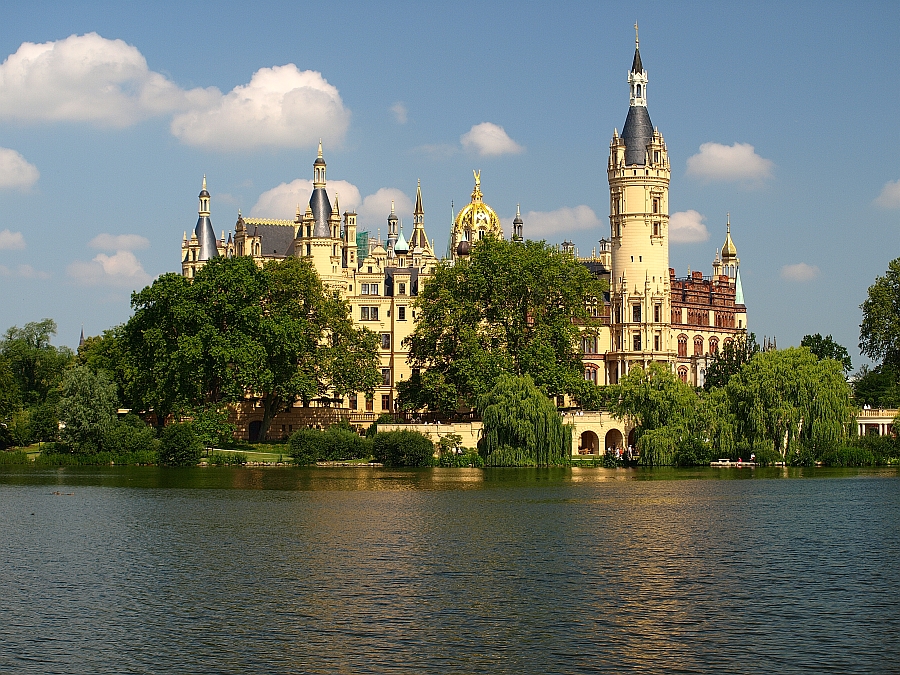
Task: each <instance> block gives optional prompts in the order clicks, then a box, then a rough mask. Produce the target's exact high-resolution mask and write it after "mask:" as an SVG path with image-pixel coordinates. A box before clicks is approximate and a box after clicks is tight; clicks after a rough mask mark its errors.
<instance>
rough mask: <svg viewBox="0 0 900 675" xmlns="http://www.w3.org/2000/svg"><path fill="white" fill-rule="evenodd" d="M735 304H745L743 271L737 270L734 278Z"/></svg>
mask: <svg viewBox="0 0 900 675" xmlns="http://www.w3.org/2000/svg"><path fill="white" fill-rule="evenodd" d="M734 304H736V305H743V304H744V287H743V286H741V271H740V270H738V271H737V275H736V276H735V278H734Z"/></svg>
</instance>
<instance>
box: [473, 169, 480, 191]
mask: <svg viewBox="0 0 900 675" xmlns="http://www.w3.org/2000/svg"><path fill="white" fill-rule="evenodd" d="M472 174H473V175H474V176H475V187H478V186H479V185H481V169H479V170H478V171H476V170H475V169H472Z"/></svg>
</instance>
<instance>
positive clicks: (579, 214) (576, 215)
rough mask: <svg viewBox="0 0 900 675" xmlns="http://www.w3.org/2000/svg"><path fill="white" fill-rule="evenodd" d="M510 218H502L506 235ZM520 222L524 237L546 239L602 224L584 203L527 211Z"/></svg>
mask: <svg viewBox="0 0 900 675" xmlns="http://www.w3.org/2000/svg"><path fill="white" fill-rule="evenodd" d="M512 220H513V219H512V218H504V228H505V231H506V234H507V235H508V234H509V232H510V231H511V229H512ZM522 222H523V227H522V232H523V234H524V235H525V238H526V239H547V238H548V237H550V236H551V235H554V234H558V233H560V232H576V231H579V230H590V229H594V228H599V227H601V226H602V223H601V221H600V219H599V218H598V217H597V214H596V213H594V210H593V209H592V208H590V207H589V206H585V205H584V204H581V205H580V206H576V207H574V208H570V207H568V206H564V207H562V208H560V209H556V210H555V211H529V212H528V213H525V214H523V215H522Z"/></svg>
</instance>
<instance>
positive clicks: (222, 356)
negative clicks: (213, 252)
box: [122, 256, 380, 438]
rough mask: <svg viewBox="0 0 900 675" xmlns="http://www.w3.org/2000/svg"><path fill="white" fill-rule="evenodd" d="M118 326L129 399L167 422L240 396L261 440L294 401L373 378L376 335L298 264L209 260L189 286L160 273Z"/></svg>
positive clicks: (339, 392)
mask: <svg viewBox="0 0 900 675" xmlns="http://www.w3.org/2000/svg"><path fill="white" fill-rule="evenodd" d="M132 305H133V307H134V309H135V312H134V315H133V316H132V318H131V319H130V320H129V321H128V322H127V323H126V324H125V326H124V328H123V330H122V341H123V346H122V351H123V353H124V354H125V359H126V361H127V364H126V369H127V372H128V393H129V395H130V396H131V397H132V398H133V400H134V401H135V402H136V403H137V404H138V406H139V407H143V408H144V409H149V408H153V409H155V410H156V412H157V415H158V417H160V419H164V418H165V417H167V416H169V415H170V414H172V413H174V412H176V411H178V410H181V409H185V408H188V409H198V408H203V407H204V406H207V405H208V404H211V403H218V402H221V401H235V400H240V399H242V398H244V397H245V396H247V395H254V396H256V397H258V398H259V400H260V402H261V404H262V407H263V423H262V429H261V434H262V437H263V438H264V437H265V434H266V432H267V431H268V428H269V425H270V423H271V420H272V417H274V415H275V414H276V413H278V412H280V411H281V410H283V409H285V408H286V407H288V406H290V405H292V404H293V403H294V401H296V400H298V399H302V400H304V401H309V400H311V399H312V398H314V397H316V396H323V395H326V394H332V395H336V396H343V395H345V394H347V393H348V392H351V391H368V390H371V389H373V388H374V387H375V386H376V384H377V383H378V382H379V381H380V375H379V373H378V369H377V365H378V356H377V339H378V338H377V336H376V335H375V334H374V333H372V332H371V331H369V330H367V329H365V328H355V327H354V326H353V323H352V321H351V320H350V317H349V307H348V306H347V304H346V302H344V301H343V300H341V299H340V297H339V296H338V294H337V293H336V292H331V291H328V290H326V289H325V288H324V287H323V285H322V283H321V281H320V279H319V277H318V275H317V274H316V272H315V270H314V269H313V267H312V265H311V264H310V262H309V261H308V260H305V259H302V258H293V257H291V258H286V259H284V260H274V261H270V262H267V263H266V264H265V265H264V266H263V267H261V268H260V267H258V266H257V265H256V263H255V262H254V261H253V260H252V259H251V258H248V257H244V256H239V257H235V258H224V257H221V258H214V259H213V260H211V261H209V262H208V263H207V264H206V265H204V267H203V268H201V269H200V270H199V271H198V272H197V274H196V275H195V277H194V278H193V280H188V279H185V278H184V277H182V276H180V275H177V274H165V275H163V276H161V277H159V278H158V279H157V280H156V281H154V282H153V284H152V285H151V286H148V287H147V288H145V289H143V290H142V291H140V292H138V293H135V294H134V295H133V296H132Z"/></svg>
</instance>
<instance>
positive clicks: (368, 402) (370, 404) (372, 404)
mask: <svg viewBox="0 0 900 675" xmlns="http://www.w3.org/2000/svg"><path fill="white" fill-rule="evenodd" d="M373 410H375V402H374V401H373V400H372V397H371V396H366V412H372V411H373Z"/></svg>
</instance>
